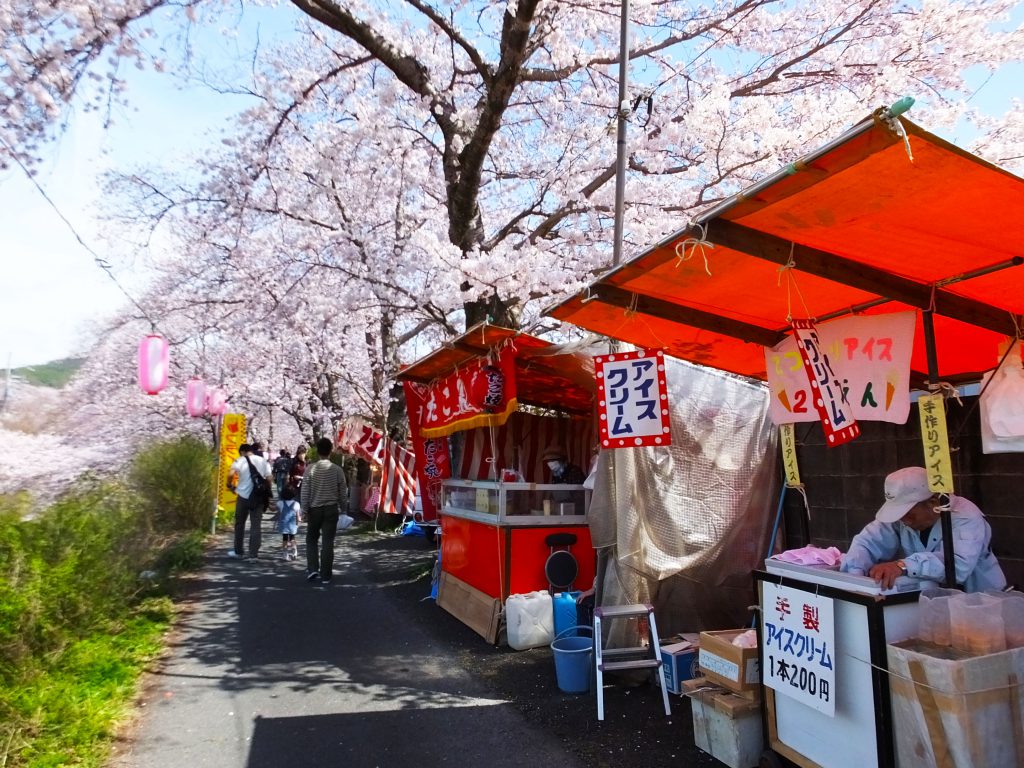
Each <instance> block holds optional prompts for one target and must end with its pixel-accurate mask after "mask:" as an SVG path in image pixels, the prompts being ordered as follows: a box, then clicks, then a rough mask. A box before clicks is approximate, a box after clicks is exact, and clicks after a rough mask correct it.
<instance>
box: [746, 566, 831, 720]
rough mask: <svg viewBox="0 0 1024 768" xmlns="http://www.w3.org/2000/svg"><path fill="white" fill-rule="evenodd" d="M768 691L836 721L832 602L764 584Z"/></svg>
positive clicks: (764, 673)
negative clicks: (793, 700)
mask: <svg viewBox="0 0 1024 768" xmlns="http://www.w3.org/2000/svg"><path fill="white" fill-rule="evenodd" d="M761 587H762V590H763V591H762V594H763V602H762V606H761V642H762V643H763V644H764V649H763V655H764V667H763V669H762V670H761V675H762V681H763V683H764V685H766V686H768V687H769V688H772V689H774V690H775V691H776V692H778V693H781V694H783V695H784V696H789V697H790V698H792V699H796V700H797V701H799V702H800V703H801V704H805V705H807V706H808V707H811V708H812V709H816V710H818V711H819V712H821V713H823V714H826V715H828V716H829V717H833V716H834V715H835V712H836V670H835V664H834V663H833V651H834V648H835V625H834V623H833V610H832V607H833V606H832V600H831V599H830V598H827V597H821V596H819V595H814V594H811V593H810V592H804V591H803V590H799V589H791V588H789V587H783V586H780V585H778V584H771V583H769V582H763V583H762V585H761Z"/></svg>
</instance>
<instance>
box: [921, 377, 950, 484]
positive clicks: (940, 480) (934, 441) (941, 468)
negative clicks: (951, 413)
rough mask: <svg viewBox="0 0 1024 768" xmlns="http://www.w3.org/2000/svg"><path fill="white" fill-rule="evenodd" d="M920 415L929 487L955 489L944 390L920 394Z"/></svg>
mask: <svg viewBox="0 0 1024 768" xmlns="http://www.w3.org/2000/svg"><path fill="white" fill-rule="evenodd" d="M917 408H918V413H919V414H920V416H921V442H922V443H924V467H925V469H926V470H928V488H929V490H931V492H932V493H952V492H953V462H952V461H951V460H950V458H949V434H948V433H947V431H946V406H945V403H944V402H943V399H942V395H941V394H935V395H921V397H920V398H918V401H917Z"/></svg>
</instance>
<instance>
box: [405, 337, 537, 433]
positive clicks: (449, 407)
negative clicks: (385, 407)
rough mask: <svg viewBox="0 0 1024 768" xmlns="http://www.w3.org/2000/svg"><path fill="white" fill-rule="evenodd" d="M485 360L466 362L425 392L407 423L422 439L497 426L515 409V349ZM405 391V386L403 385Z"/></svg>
mask: <svg viewBox="0 0 1024 768" xmlns="http://www.w3.org/2000/svg"><path fill="white" fill-rule="evenodd" d="M492 359H493V362H492V361H491V360H487V359H481V360H477V361H475V362H473V363H470V364H469V365H468V366H466V367H465V368H463V369H462V370H459V371H455V372H454V373H451V374H449V375H448V376H446V377H445V378H444V379H442V380H441V381H438V382H435V383H434V384H431V385H430V386H429V387H427V389H426V394H425V396H424V397H423V399H422V404H421V406H420V407H418V408H417V409H416V410H415V411H414V410H413V407H412V405H411V404H410V406H409V422H410V424H413V423H416V424H417V425H418V427H419V432H420V434H421V435H422V436H423V437H445V436H447V435H450V434H452V433H453V432H460V431H462V430H464V429H472V428H473V427H485V426H487V427H500V426H501V425H502V424H504V423H505V422H506V421H507V420H508V417H509V414H511V413H513V412H514V411H515V410H516V408H517V407H518V403H517V401H516V372H515V350H514V349H513V348H512V347H511V345H510V346H506V347H505V348H504V349H503V350H501V351H500V352H497V353H496V354H495V355H494V356H493V358H492ZM406 391H407V392H408V385H406Z"/></svg>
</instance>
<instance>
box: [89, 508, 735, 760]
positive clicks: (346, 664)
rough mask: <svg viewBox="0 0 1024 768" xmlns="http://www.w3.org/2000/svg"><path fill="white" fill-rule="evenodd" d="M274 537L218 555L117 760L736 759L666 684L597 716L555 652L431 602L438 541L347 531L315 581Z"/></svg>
mask: <svg viewBox="0 0 1024 768" xmlns="http://www.w3.org/2000/svg"><path fill="white" fill-rule="evenodd" d="M367 527H372V524H371V523H363V524H362V529H363V530H364V531H365V529H366V528H367ZM266 530H267V531H268V532H267V533H266V534H265V536H264V550H263V552H261V558H260V559H259V560H255V561H239V560H233V559H229V558H228V557H227V554H226V553H227V550H228V549H229V548H230V541H229V537H228V536H227V535H226V533H225V534H223V535H221V536H220V537H219V540H218V542H217V544H216V546H214V547H212V548H211V549H210V551H209V553H208V555H207V562H206V564H205V567H204V568H203V569H202V570H201V571H200V572H199V573H198V574H196V575H195V576H193V577H192V578H191V580H190V582H189V584H188V585H187V593H188V599H187V600H186V601H185V610H184V612H183V614H182V616H181V619H180V621H179V622H178V626H177V628H176V629H175V630H174V632H173V633H172V636H171V647H170V649H169V652H168V654H167V656H166V657H165V658H164V659H162V660H161V662H159V663H158V664H156V665H155V666H154V669H153V670H152V672H151V674H150V675H149V676H148V679H147V682H146V684H145V686H144V690H143V693H142V695H141V698H140V701H139V707H138V713H139V714H138V717H137V718H136V720H135V722H134V723H132V724H131V725H130V726H129V727H128V728H126V729H125V732H124V734H123V735H122V737H121V738H120V739H119V741H118V743H117V745H116V749H115V752H114V755H113V757H112V759H111V761H110V762H109V763H108V768H202V767H204V766H217V768H291V766H302V767H303V768H318V767H319V766H345V768H359V767H360V766H380V767H390V766H396V767H397V766H417V767H419V768H430V767H431V766H484V765H486V766H488V767H489V768H503V767H504V766H509V767H510V768H511V767H512V766H515V768H523V767H524V766H527V767H531V768H533V767H536V768H540V767H541V766H559V768H573V767H574V766H605V765H608V766H611V765H615V766H620V767H621V766H631V765H636V766H641V765H642V766H644V767H645V768H657V766H662V765H665V766H668V765H672V766H691V765H692V766H696V765H721V764H720V763H717V762H716V761H714V760H712V759H711V758H709V757H708V756H707V755H705V754H703V753H701V752H700V751H699V750H697V749H696V748H695V747H693V736H692V725H691V723H690V712H689V705H688V702H686V700H685V699H681V698H678V697H673V708H674V713H673V717H672V718H666V717H665V715H664V712H663V711H662V709H661V697H660V695H659V694H658V692H657V690H656V689H652V688H651V686H643V687H641V688H639V689H619V690H613V691H610V692H609V694H608V695H606V708H607V717H606V720H605V721H604V722H602V723H598V722H597V720H596V711H595V706H594V698H593V696H591V695H582V696H573V695H569V694H564V693H561V692H560V691H559V690H558V688H557V684H556V682H555V676H554V669H553V662H552V659H551V652H550V650H549V649H547V648H540V649H534V650H531V651H524V652H515V651H510V650H509V649H507V648H499V649H496V648H493V647H491V646H490V645H488V644H487V643H486V642H485V641H484V640H482V639H481V638H480V637H479V636H478V635H476V634H475V633H473V632H472V631H471V630H469V629H468V628H467V627H465V626H464V625H462V624H461V623H460V622H458V621H457V620H455V619H454V618H452V617H451V616H450V615H449V614H448V613H446V612H445V611H443V610H442V609H441V608H439V607H437V606H436V605H435V604H434V602H433V601H432V600H430V599H424V598H426V597H427V595H428V594H429V590H430V582H429V578H428V577H427V575H426V574H427V572H428V571H429V568H430V566H431V565H432V563H433V546H432V545H431V544H430V543H429V542H427V541H426V540H425V539H423V538H419V537H416V538H413V537H396V536H394V535H391V534H387V535H375V534H370V535H367V534H366V533H361V532H360V531H359V530H358V528H353V529H350V531H348V532H346V533H344V534H341V535H339V537H338V542H337V545H336V552H337V554H336V560H335V576H334V580H333V583H332V584H330V585H328V586H321V585H316V586H314V585H311V584H309V583H307V582H306V581H305V578H304V575H305V574H304V565H303V563H304V562H305V560H304V549H303V546H302V544H301V543H300V549H299V558H298V559H297V560H295V561H290V562H289V561H284V560H283V559H281V558H280V555H279V553H278V552H279V551H278V549H277V547H278V542H279V538H280V537H279V536H277V535H276V534H271V533H269V524H268V526H267V527H266ZM300 539H301V536H300Z"/></svg>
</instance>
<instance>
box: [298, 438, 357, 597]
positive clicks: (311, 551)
mask: <svg viewBox="0 0 1024 768" xmlns="http://www.w3.org/2000/svg"><path fill="white" fill-rule="evenodd" d="M333 448H334V446H333V445H332V444H331V441H330V440H328V439H327V438H326V437H323V438H321V439H320V440H318V441H317V444H316V453H317V457H318V460H317V461H315V462H312V463H311V464H309V466H307V467H306V472H305V474H303V476H302V486H301V488H302V491H301V504H302V509H303V510H304V511H305V513H306V521H307V529H306V581H309V582H317V581H319V582H320V583H322V584H330V583H331V576H332V575H333V572H332V569H333V567H334V536H335V534H336V533H337V532H338V515H339V514H340V513H341V504H342V503H347V501H348V483H347V482H346V481H345V472H344V470H342V468H341V467H340V466H338V465H337V464H335V463H333V462H332V461H331V450H332V449H333ZM348 519H349V520H351V518H348ZM321 536H322V538H323V541H322V542H321V541H320V540H321Z"/></svg>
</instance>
